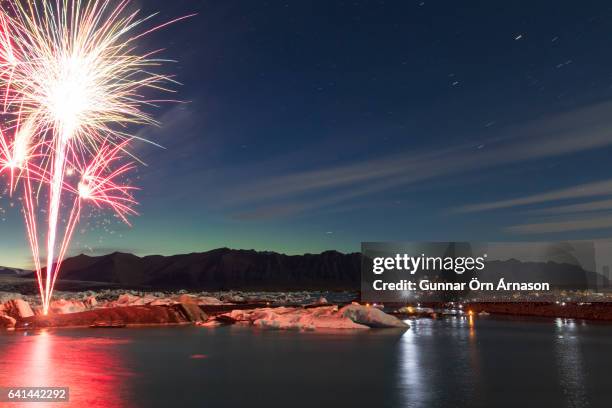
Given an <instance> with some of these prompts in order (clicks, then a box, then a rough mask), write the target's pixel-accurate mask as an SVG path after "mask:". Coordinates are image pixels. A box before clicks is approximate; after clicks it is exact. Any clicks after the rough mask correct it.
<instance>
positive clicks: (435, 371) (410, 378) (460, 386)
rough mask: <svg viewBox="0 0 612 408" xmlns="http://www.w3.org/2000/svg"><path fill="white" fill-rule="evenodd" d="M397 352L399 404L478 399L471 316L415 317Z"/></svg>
mask: <svg viewBox="0 0 612 408" xmlns="http://www.w3.org/2000/svg"><path fill="white" fill-rule="evenodd" d="M410 325H411V328H410V329H409V330H407V331H406V332H405V333H404V335H403V336H402V338H401V341H400V344H399V353H398V366H399V388H400V392H401V395H402V404H401V406H403V407H407V408H419V407H431V406H444V405H448V404H449V403H450V402H451V401H452V403H453V404H456V405H459V406H478V405H479V404H481V403H482V398H483V396H482V392H483V384H482V375H481V367H480V351H479V347H478V344H477V342H476V319H475V317H474V316H467V317H465V318H451V319H445V320H444V321H435V320H428V319H422V320H415V321H411V322H410Z"/></svg>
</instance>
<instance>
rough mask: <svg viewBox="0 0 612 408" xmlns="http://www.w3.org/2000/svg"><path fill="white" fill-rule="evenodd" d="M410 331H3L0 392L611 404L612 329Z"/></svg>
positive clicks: (146, 401)
mask: <svg viewBox="0 0 612 408" xmlns="http://www.w3.org/2000/svg"><path fill="white" fill-rule="evenodd" d="M411 324H412V327H411V328H410V329H409V330H407V331H396V330H370V331H366V332H329V333H319V332H317V333H299V332H285V331H261V330H256V329H251V328H244V327H236V326H234V327H223V328H218V329H203V328H194V327H189V328H163V329H95V330H94V329H83V330H62V331H49V332H43V333H27V334H25V333H19V332H16V333H7V334H0V386H34V385H48V386H69V387H70V394H71V403H70V404H54V405H53V406H58V407H63V406H73V407H130V408H132V407H135V408H137V407H213V408H214V407H310V408H312V407H326V406H330V407H369V408H374V407H428V408H429V407H467V406H470V407H471V406H478V407H493V406H495V407H498V406H507V407H517V406H519V407H529V406H537V407H542V406H546V407H549V406H550V407H609V406H611V405H610V404H611V403H610V401H612V325H603V324H591V323H589V324H585V323H581V322H571V321H565V322H564V321H561V320H558V321H528V320H500V319H493V318H478V319H475V320H474V321H473V322H472V323H470V321H468V320H466V319H454V318H452V319H448V320H438V321H431V320H419V321H417V322H412V323H411ZM11 406H17V405H15V404H12V405H11ZM24 406H30V407H34V408H40V407H43V406H45V405H44V404H41V403H35V404H33V403H30V404H24Z"/></svg>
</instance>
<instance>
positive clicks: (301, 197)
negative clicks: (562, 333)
mask: <svg viewBox="0 0 612 408" xmlns="http://www.w3.org/2000/svg"><path fill="white" fill-rule="evenodd" d="M610 111H612V103H604V104H599V105H595V106H591V107H588V108H583V109H580V110H576V111H573V112H567V113H564V114H562V115H557V116H553V117H549V118H546V119H543V120H538V121H534V122H531V123H529V124H527V125H525V126H522V127H516V128H514V129H510V130H507V131H506V132H505V133H504V134H503V135H502V136H500V137H498V138H496V139H494V140H489V141H486V142H483V141H479V142H471V143H465V144H462V145H456V146H453V147H448V148H440V149H430V150H422V151H418V152H415V151H411V152H402V153H399V154H394V155H390V156H384V157H378V158H374V159H367V160H361V161H354V162H351V163H346V164H342V165H337V166H329V167H324V168H316V169H310V170H305V171H299V172H293V173H289V174H285V175H282V176H269V177H266V176H265V175H264V176H261V177H256V176H252V175H249V177H248V182H247V183H245V182H239V183H238V184H237V185H235V186H234V187H233V188H230V189H228V190H226V191H224V192H223V193H222V195H221V197H222V200H223V202H224V203H225V204H227V205H229V206H235V207H240V206H248V207H249V208H250V209H252V208H254V207H255V209H254V210H250V211H249V212H251V213H253V215H255V214H257V213H258V212H259V213H260V214H266V216H271V215H272V214H273V213H274V211H273V208H275V207H276V206H278V205H279V203H280V202H284V204H283V208H284V209H285V211H282V212H281V213H282V214H283V215H288V214H291V213H297V212H302V211H307V210H311V209H314V208H318V207H324V206H327V205H332V204H335V203H339V202H342V201H346V200H349V199H354V198H357V197H360V196H365V195H368V194H372V193H376V192H379V191H383V190H388V189H392V188H394V187H397V186H404V185H410V184H414V183H419V182H424V181H428V180H431V179H434V178H440V177H453V176H455V175H459V174H462V173H467V172H470V171H475V170H484V169H487V168H493V167H496V166H501V165H508V164H513V163H519V162H525V161H530V160H531V161H533V160H541V159H546V158H551V157H558V156H562V155H569V154H573V153H577V152H581V151H587V150H591V149H595V148H599V147H604V146H610V145H612V118H610V115H609V112H610ZM483 145H484V146H483ZM279 173H281V174H282V173H283V171H282V170H280V169H274V172H273V174H279ZM582 189H587V190H589V191H585V192H582ZM567 190H568V191H557V192H552V193H547V194H542V195H535V196H530V197H525V198H521V199H513V200H505V201H498V202H493V203H484V204H476V205H471V206H466V207H463V208H462V209H459V211H460V212H474V211H482V210H487V209H495V208H504V207H512V206H516V205H525V204H529V203H536V202H545V201H551V200H555V199H563V198H571V197H581V196H589V195H603V194H612V180H609V181H603V182H598V183H591V184H588V185H585V186H578V187H576V188H571V189H567ZM321 196H324V197H325V198H324V199H321ZM260 207H263V210H261V211H260ZM266 209H267V210H266ZM243 215H244V214H243ZM246 218H249V217H248V216H247V217H246ZM255 218H256V217H255Z"/></svg>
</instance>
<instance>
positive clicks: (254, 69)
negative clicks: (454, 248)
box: [0, 0, 612, 267]
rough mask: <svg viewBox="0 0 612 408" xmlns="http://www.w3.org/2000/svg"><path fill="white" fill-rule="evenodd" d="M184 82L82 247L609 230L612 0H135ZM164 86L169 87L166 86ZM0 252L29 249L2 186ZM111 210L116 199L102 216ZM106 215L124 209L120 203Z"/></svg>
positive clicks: (189, 248) (145, 43) (23, 253)
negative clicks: (118, 198)
mask: <svg viewBox="0 0 612 408" xmlns="http://www.w3.org/2000/svg"><path fill="white" fill-rule="evenodd" d="M140 3H141V6H142V8H143V10H144V13H146V14H149V13H152V12H155V11H157V10H159V11H160V14H159V16H157V17H156V19H155V21H156V22H158V23H159V22H164V21H167V20H170V19H172V18H174V17H178V16H182V15H185V14H190V13H192V12H197V13H198V15H197V16H196V17H194V18H192V19H190V20H187V21H184V22H181V23H179V24H176V25H174V26H171V27H169V28H167V29H164V30H163V31H161V32H158V33H155V34H153V35H150V36H147V37H146V38H145V39H143V40H142V41H141V46H142V47H144V48H145V49H157V48H160V47H163V48H165V51H163V53H162V55H163V56H164V57H166V58H169V59H173V60H176V61H177V62H176V63H170V64H167V65H166V66H165V67H164V70H165V71H167V72H173V73H175V74H176V75H177V77H176V79H177V80H178V81H180V82H181V83H182V85H181V86H176V87H175V88H176V90H177V91H178V93H177V95H174V96H173V97H176V98H178V99H180V100H182V101H185V103H180V104H165V105H163V106H161V107H160V108H159V109H156V110H155V111H154V114H155V116H156V117H157V118H158V119H159V120H160V121H161V122H162V126H161V127H160V128H147V129H141V130H139V132H138V134H139V136H142V137H146V138H148V139H151V140H153V141H155V142H157V143H159V144H161V145H163V146H164V149H160V148H156V147H153V146H144V145H143V146H139V148H138V149H137V150H138V151H137V154H138V156H139V157H141V158H142V159H143V160H144V161H145V162H146V163H147V164H148V166H147V167H141V168H140V169H139V171H138V174H137V175H136V176H135V178H134V183H135V184H136V185H138V186H139V187H141V188H142V190H141V191H139V192H138V193H137V199H138V200H139V202H140V205H139V206H138V211H139V212H140V214H141V215H140V216H139V217H135V218H133V219H132V221H133V226H132V227H131V228H129V227H127V226H123V225H121V224H120V223H119V222H118V221H117V220H114V219H113V220H112V222H110V223H106V222H105V221H104V217H102V218H100V217H97V218H92V219H91V220H90V221H84V222H83V223H82V224H81V228H80V229H79V230H78V231H77V234H76V236H75V238H74V243H73V246H72V251H71V253H72V254H75V253H80V252H84V253H88V254H94V255H95V254H104V253H108V252H113V251H117V250H118V251H123V252H133V253H136V254H138V255H145V254H154V253H159V254H175V253H186V252H194V251H205V250H209V249H213V248H217V247H222V246H227V247H232V248H246V249H250V248H254V249H257V250H273V251H279V252H285V253H291V254H294V253H305V252H320V251H323V250H327V249H337V250H340V251H345V252H348V251H358V250H359V248H360V242H361V241H391V240H400V241H409V240H418V241H428V240H442V241H447V240H474V241H499V240H562V239H582V238H599V237H611V236H612V166H611V161H610V154H611V153H612V5H611V4H610V2H608V1H598V2H589V1H582V2H559V1H537V2H534V1H505V2H497V1H490V2H484V1H474V2H472V1H431V0H429V1H428V0H425V1H400V0H398V1H331V0H320V1H253V0H243V1H237V0H234V1H221V0H216V1H202V0H198V1H195V0H192V1H187V0H173V1H166V0H155V1H152V0H142V1H141V2H140ZM158 96H159V95H158ZM1 203H2V204H1V205H2V207H3V210H2V212H1V214H0V215H1V216H2V218H3V222H2V223H0V229H1V234H0V265H8V266H23V267H27V266H30V265H31V261H30V255H29V249H28V245H27V241H26V239H25V236H24V232H23V220H22V217H21V215H20V214H19V212H18V210H17V207H18V204H17V203H13V205H14V206H13V207H11V199H9V198H7V197H4V198H3V199H2V201H1ZM106 218H109V217H106ZM110 218H111V219H112V217H110Z"/></svg>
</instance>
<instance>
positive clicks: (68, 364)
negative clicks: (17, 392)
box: [0, 331, 134, 408]
mask: <svg viewBox="0 0 612 408" xmlns="http://www.w3.org/2000/svg"><path fill="white" fill-rule="evenodd" d="M2 340H3V342H2V347H1V348H0V384H2V386H10V387H41V386H48V387H69V388H70V403H68V404H65V403H64V404H52V403H49V404H46V403H35V404H34V405H36V407H37V408H43V407H47V406H59V405H61V406H62V407H92V408H96V407H133V406H134V404H130V403H129V402H126V401H129V392H128V390H127V389H126V388H125V385H124V384H126V383H127V382H126V381H125V380H126V378H127V377H131V376H132V373H131V372H129V371H128V370H127V369H126V368H125V367H124V366H123V365H122V361H121V359H120V358H119V356H118V354H117V345H118V344H121V343H127V341H126V340H116V339H110V338H104V337H68V336H63V335H58V334H55V333H53V332H47V331H40V332H36V333H15V334H14V335H13V336H10V337H5V338H4V339H2ZM11 406H12V407H19V406H23V407H31V406H32V403H22V404H11Z"/></svg>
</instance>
